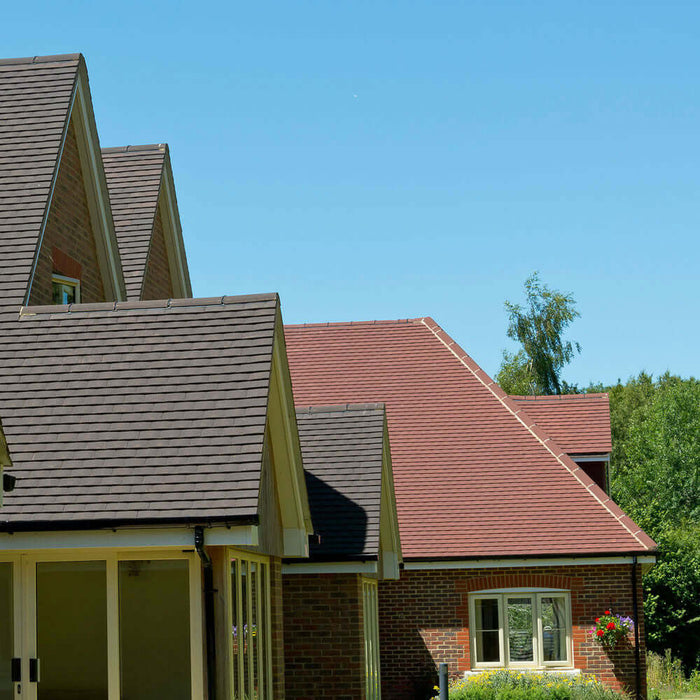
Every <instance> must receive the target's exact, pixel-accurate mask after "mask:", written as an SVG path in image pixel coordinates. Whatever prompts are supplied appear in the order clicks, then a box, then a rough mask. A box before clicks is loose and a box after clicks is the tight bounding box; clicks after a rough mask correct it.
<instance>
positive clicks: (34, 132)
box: [0, 54, 83, 313]
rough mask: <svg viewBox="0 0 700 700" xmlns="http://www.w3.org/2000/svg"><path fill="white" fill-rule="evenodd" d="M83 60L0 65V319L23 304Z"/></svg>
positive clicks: (34, 60) (42, 59)
mask: <svg viewBox="0 0 700 700" xmlns="http://www.w3.org/2000/svg"><path fill="white" fill-rule="evenodd" d="M82 60H83V59H82V56H80V54H71V55H66V56H43V57H34V58H20V59H9V60H2V61H0V114H2V120H0V313H2V311H3V310H9V309H11V310H13V311H16V310H18V308H19V306H20V305H21V304H22V303H23V301H24V296H25V293H26V290H27V286H28V283H29V279H30V275H31V269H32V264H33V262H34V254H35V251H36V248H37V242H38V240H39V235H40V232H41V229H42V224H43V222H44V217H45V215H46V206H47V203H48V201H49V195H50V191H51V185H52V182H53V178H54V172H55V170H56V166H57V163H58V156H59V151H60V148H61V143H62V140H63V134H64V131H65V128H66V124H67V120H68V115H69V113H70V106H71V101H72V98H73V91H74V88H75V84H76V77H77V73H78V68H79V66H80V64H81V61H82Z"/></svg>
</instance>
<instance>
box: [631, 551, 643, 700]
mask: <svg viewBox="0 0 700 700" xmlns="http://www.w3.org/2000/svg"><path fill="white" fill-rule="evenodd" d="M632 611H633V612H632V614H633V615H634V671H635V680H636V684H635V685H636V691H637V692H636V696H637V700H642V668H641V660H640V653H639V602H638V600H637V555H636V554H635V555H634V556H633V557H632Z"/></svg>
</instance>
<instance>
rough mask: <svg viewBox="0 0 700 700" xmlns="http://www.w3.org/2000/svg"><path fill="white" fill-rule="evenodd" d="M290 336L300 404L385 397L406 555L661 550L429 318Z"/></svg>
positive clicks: (309, 328) (301, 330) (292, 330)
mask: <svg viewBox="0 0 700 700" xmlns="http://www.w3.org/2000/svg"><path fill="white" fill-rule="evenodd" d="M285 335H286V340H287V346H288V356H289V363H290V368H291V372H292V382H293V387H294V396H295V402H296V403H297V404H298V405H312V404H316V405H324V404H334V403H367V402H375V401H381V402H385V403H386V406H387V415H388V424H389V435H390V439H391V451H392V462H393V467H394V475H395V486H396V497H397V505H398V516H399V525H400V530H401V542H402V547H403V553H404V557H405V558H414V559H421V558H422V559H426V558H432V557H437V558H441V557H445V558H447V557H450V558H461V557H464V558H471V557H476V558H478V557H492V556H500V557H504V556H538V555H555V554H561V555H576V554H604V553H621V552H643V551H649V550H650V549H653V548H654V547H655V545H654V542H653V541H652V540H651V539H650V538H649V537H648V536H647V535H646V534H644V533H643V532H642V531H640V529H639V528H638V527H637V525H635V523H633V522H632V521H631V520H630V519H629V518H628V517H627V516H625V515H624V513H623V512H622V511H621V510H620V508H618V507H617V506H616V505H615V504H614V503H613V502H612V501H611V500H610V499H609V497H608V496H607V495H606V494H605V493H604V492H603V491H602V490H601V489H600V488H599V487H598V486H596V485H595V483H594V482H593V481H592V480H591V479H590V477H588V476H587V475H586V474H585V472H584V471H583V470H582V469H580V468H578V467H577V465H576V464H574V462H572V461H571V459H570V458H569V457H567V456H566V454H565V453H564V452H563V451H562V450H561V449H559V448H558V446H557V445H556V444H555V443H554V441H553V440H551V438H549V436H547V435H546V434H544V432H543V431H542V430H540V429H539V428H537V427H536V426H534V425H531V423H532V421H531V420H530V419H529V417H528V416H527V414H526V413H525V412H524V411H522V410H520V407H519V406H518V405H516V404H515V403H514V402H513V401H511V400H510V399H509V398H508V396H507V395H506V394H505V392H503V391H502V390H501V388H500V387H499V386H498V385H497V384H495V383H494V382H493V381H492V380H491V379H490V378H489V377H488V376H487V375H486V374H485V373H484V372H483V370H481V369H480V368H479V366H478V365H477V364H476V363H475V362H474V361H473V360H472V359H471V358H470V357H469V356H468V355H467V354H466V353H465V352H464V351H463V350H462V349H461V348H460V347H459V346H458V345H456V344H455V342H454V341H453V340H452V339H451V338H450V337H449V336H448V335H447V334H446V333H445V332H444V331H442V330H441V329H440V327H439V326H438V325H437V324H436V323H435V322H434V321H433V320H432V319H430V318H423V319H412V320H405V321H376V322H367V323H334V324H313V325H305V326H287V327H286V329H285Z"/></svg>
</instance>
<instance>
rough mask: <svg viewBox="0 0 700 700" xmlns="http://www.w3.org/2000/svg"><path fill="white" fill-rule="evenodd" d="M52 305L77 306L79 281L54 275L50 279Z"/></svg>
mask: <svg viewBox="0 0 700 700" xmlns="http://www.w3.org/2000/svg"><path fill="white" fill-rule="evenodd" d="M51 285H52V289H53V303H54V304H79V303H80V280H77V279H73V278H72V277H64V276H63V275H54V276H53V277H52V278H51Z"/></svg>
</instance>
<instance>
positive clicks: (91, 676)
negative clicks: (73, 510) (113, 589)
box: [29, 561, 109, 700]
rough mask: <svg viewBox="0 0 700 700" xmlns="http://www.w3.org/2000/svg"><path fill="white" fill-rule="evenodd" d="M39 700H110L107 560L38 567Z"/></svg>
mask: <svg viewBox="0 0 700 700" xmlns="http://www.w3.org/2000/svg"><path fill="white" fill-rule="evenodd" d="M35 566H36V581H35V595H36V598H35V600H36V608H35V615H36V654H35V655H32V657H33V658H36V659H38V663H37V662H34V663H35V664H36V666H37V668H36V671H35V674H34V675H36V676H38V678H36V680H37V682H33V681H34V680H35V679H34V678H32V677H31V675H32V669H30V678H29V680H30V686H31V689H30V690H31V691H34V692H36V698H37V700H107V697H108V692H109V691H108V678H107V668H108V659H107V569H106V562H105V561H40V562H36V564H35Z"/></svg>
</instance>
